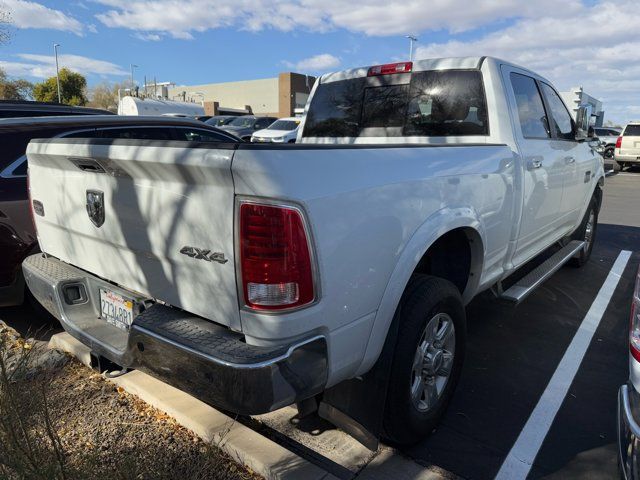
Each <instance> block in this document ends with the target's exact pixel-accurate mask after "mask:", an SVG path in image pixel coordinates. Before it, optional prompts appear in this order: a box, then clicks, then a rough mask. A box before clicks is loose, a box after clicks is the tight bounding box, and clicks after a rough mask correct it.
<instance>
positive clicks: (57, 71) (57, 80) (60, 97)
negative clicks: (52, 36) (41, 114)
mask: <svg viewBox="0 0 640 480" xmlns="http://www.w3.org/2000/svg"><path fill="white" fill-rule="evenodd" d="M59 46H60V44H59V43H54V44H53V53H54V54H55V56H56V84H57V86H58V103H62V96H61V95H60V70H59V68H58V47H59Z"/></svg>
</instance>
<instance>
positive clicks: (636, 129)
mask: <svg viewBox="0 0 640 480" xmlns="http://www.w3.org/2000/svg"><path fill="white" fill-rule="evenodd" d="M623 135H625V136H632V137H640V125H627V128H625V129H624V134H623Z"/></svg>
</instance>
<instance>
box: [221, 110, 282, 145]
mask: <svg viewBox="0 0 640 480" xmlns="http://www.w3.org/2000/svg"><path fill="white" fill-rule="evenodd" d="M276 120H277V118H276V117H255V116H253V115H243V116H241V117H236V118H234V119H233V120H231V121H230V122H229V123H227V124H226V125H224V126H222V127H220V128H221V129H222V130H224V131H225V132H229V133H232V134H234V135H235V136H236V137H240V138H241V139H242V140H244V141H245V142H249V141H251V135H253V132H255V131H256V130H262V129H264V128H267V127H268V126H269V125H271V124H272V123H273V122H275V121H276Z"/></svg>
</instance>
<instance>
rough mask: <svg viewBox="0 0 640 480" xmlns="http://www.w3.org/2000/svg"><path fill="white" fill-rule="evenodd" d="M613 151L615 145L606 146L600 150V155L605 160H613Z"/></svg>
mask: <svg viewBox="0 0 640 480" xmlns="http://www.w3.org/2000/svg"><path fill="white" fill-rule="evenodd" d="M614 153H615V147H607V148H605V149H604V152H602V157H603V158H604V159H605V160H613V154H614Z"/></svg>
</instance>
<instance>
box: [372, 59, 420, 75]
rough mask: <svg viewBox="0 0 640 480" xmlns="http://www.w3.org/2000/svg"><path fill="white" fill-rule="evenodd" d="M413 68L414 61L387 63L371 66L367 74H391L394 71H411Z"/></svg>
mask: <svg viewBox="0 0 640 480" xmlns="http://www.w3.org/2000/svg"><path fill="white" fill-rule="evenodd" d="M412 69H413V62H400V63H387V64H386V65H376V66H374V67H371V68H369V73H367V76H369V77H375V76H376V75H391V74H394V73H409V72H410V71H411V70H412Z"/></svg>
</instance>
